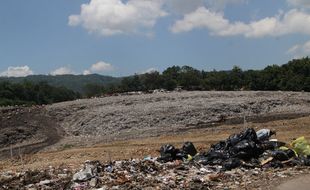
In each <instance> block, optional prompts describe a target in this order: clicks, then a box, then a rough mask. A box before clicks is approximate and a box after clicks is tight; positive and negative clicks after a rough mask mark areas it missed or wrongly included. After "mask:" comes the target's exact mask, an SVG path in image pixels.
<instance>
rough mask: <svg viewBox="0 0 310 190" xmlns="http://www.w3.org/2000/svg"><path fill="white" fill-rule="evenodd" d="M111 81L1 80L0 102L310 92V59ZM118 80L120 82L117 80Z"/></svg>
mask: <svg viewBox="0 0 310 190" xmlns="http://www.w3.org/2000/svg"><path fill="white" fill-rule="evenodd" d="M115 81H116V82H111V83H108V84H107V83H102V84H100V83H98V82H96V83H95V82H89V83H88V84H86V85H84V87H83V92H82V93H79V92H76V91H73V90H70V89H68V88H66V87H61V86H54V85H51V84H48V81H46V82H30V81H27V80H25V81H23V82H18V83H16V82H10V81H2V82H0V106H4V105H22V104H25V105H33V104H51V103H55V102H62V101H68V100H74V99H77V98H82V97H94V96H102V95H105V94H114V93H124V92H132V91H144V92H150V91H152V90H155V89H166V90H169V91H170V90H174V89H175V88H177V87H178V88H182V89H183V90H218V91H232V90H254V91H255V90H266V91H272V90H282V91H307V92H310V59H309V58H308V57H305V58H302V59H294V60H292V61H289V62H288V63H287V64H284V65H282V66H278V65H271V66H267V67H266V68H264V69H262V70H246V71H243V70H242V69H241V68H240V67H238V66H234V67H233V68H232V69H231V70H229V71H216V70H213V71H204V70H198V69H195V68H193V67H190V66H182V67H180V66H172V67H169V68H167V69H166V70H164V71H163V72H162V73H159V72H151V73H145V74H136V75H133V76H129V77H123V78H121V79H117V80H115ZM119 81H120V82H119Z"/></svg>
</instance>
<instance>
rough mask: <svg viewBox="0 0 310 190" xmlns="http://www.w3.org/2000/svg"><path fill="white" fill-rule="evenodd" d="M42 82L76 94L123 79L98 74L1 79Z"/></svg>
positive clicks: (6, 79)
mask: <svg viewBox="0 0 310 190" xmlns="http://www.w3.org/2000/svg"><path fill="white" fill-rule="evenodd" d="M25 80H27V81H30V82H34V83H37V82H41V81H45V82H47V83H48V84H49V85H52V86H63V87H66V88H68V89H70V90H73V91H75V92H79V93H82V94H83V93H84V92H83V88H84V86H85V85H87V84H96V85H107V84H111V83H119V82H120V81H121V78H117V77H110V76H102V75H98V74H91V75H56V76H52V75H30V76H27V77H0V82H1V81H9V82H13V83H19V82H23V81H25Z"/></svg>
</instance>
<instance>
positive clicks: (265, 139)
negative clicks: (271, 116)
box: [0, 128, 310, 190]
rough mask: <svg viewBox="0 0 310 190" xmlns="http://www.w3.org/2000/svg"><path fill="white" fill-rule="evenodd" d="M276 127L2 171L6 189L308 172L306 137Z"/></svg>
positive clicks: (182, 183)
mask: <svg viewBox="0 0 310 190" xmlns="http://www.w3.org/2000/svg"><path fill="white" fill-rule="evenodd" d="M273 134H275V131H271V130H269V129H262V130H259V131H257V132H256V131H255V130H254V129H252V128H249V129H246V130H244V131H242V132H240V133H238V134H233V135H231V136H230V137H229V138H227V139H226V140H224V141H220V142H218V143H216V144H214V145H212V146H211V148H210V149H209V150H208V151H206V152H199V153H198V152H197V150H196V148H195V146H194V144H193V143H191V142H185V143H184V145H183V146H182V147H181V148H180V149H178V148H175V147H174V146H173V145H170V144H166V145H163V146H162V147H161V148H160V156H159V157H157V158H152V157H145V158H143V159H130V160H121V161H112V160H111V161H108V162H106V163H101V162H99V161H86V162H85V163H84V164H83V167H82V168H81V169H80V170H79V171H74V170H72V168H70V167H69V166H65V165H63V166H59V167H58V168H53V167H50V168H48V169H46V170H43V171H39V170H32V171H31V170H28V171H24V172H20V173H14V172H0V188H2V189H31V190H35V189H73V190H83V189H96V190H103V189H240V188H244V189H257V188H263V187H264V186H265V187H270V186H271V185H274V184H272V183H277V182H276V181H278V182H279V181H281V179H283V178H288V177H291V176H297V175H301V174H306V173H309V168H308V167H309V166H310V146H309V143H308V141H307V140H306V139H305V138H304V137H299V138H297V139H295V140H294V141H292V142H291V143H289V144H287V143H284V142H279V141H277V140H275V139H270V137H271V136H272V135H273Z"/></svg>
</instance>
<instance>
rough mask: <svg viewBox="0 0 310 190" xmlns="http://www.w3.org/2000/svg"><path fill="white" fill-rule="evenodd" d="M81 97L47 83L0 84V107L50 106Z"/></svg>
mask: <svg viewBox="0 0 310 190" xmlns="http://www.w3.org/2000/svg"><path fill="white" fill-rule="evenodd" d="M79 97H80V95H79V94H78V93H76V92H73V91H72V90H68V89H66V88H65V87H53V86H50V85H48V84H47V83H46V82H39V83H32V82H29V81H24V82H22V83H11V82H7V81H5V82H0V106H8V105H11V106H12V105H33V104H50V103H55V102H62V101H68V100H74V99H77V98H79Z"/></svg>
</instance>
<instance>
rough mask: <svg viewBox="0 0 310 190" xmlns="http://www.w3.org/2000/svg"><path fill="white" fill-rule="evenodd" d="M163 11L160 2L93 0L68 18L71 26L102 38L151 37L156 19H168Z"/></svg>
mask: <svg viewBox="0 0 310 190" xmlns="http://www.w3.org/2000/svg"><path fill="white" fill-rule="evenodd" d="M161 7H162V1H161V0H152V1H150V0H129V1H128V2H126V3H124V2H123V1H121V0H91V1H90V2H89V3H88V4H83V5H82V6H81V12H80V14H78V15H71V16H70V17H69V25H70V26H79V25H80V26H82V27H83V28H85V29H86V30H88V31H89V32H90V33H97V34H100V35H102V36H112V35H116V34H132V33H145V32H146V33H150V29H151V28H153V26H154V25H155V24H156V21H157V19H158V18H160V17H163V16H166V15H167V13H166V12H165V11H163V10H162V9H161Z"/></svg>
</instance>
